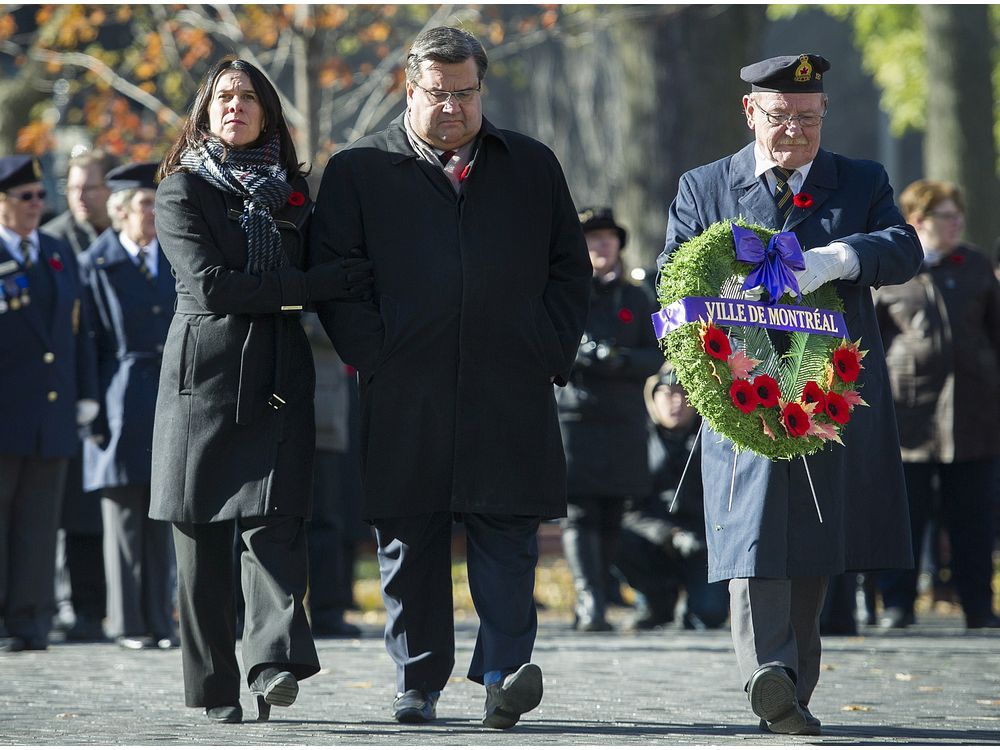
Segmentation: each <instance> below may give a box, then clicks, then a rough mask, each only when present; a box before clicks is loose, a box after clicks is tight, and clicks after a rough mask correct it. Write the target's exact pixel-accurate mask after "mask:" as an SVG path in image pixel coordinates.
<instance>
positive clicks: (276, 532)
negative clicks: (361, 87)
mask: <svg viewBox="0 0 1000 750" xmlns="http://www.w3.org/2000/svg"><path fill="white" fill-rule="evenodd" d="M160 172H161V180H162V181H161V182H160V185H159V188H158V189H157V195H156V229H157V236H158V238H159V240H160V244H161V247H162V249H163V252H164V254H165V255H166V256H167V258H168V259H169V261H170V264H171V267H172V269H173V273H174V275H175V277H176V279H177V306H176V309H175V314H174V318H173V321H172V322H171V325H170V330H169V333H168V335H167V343H166V346H165V349H164V352H163V368H162V371H161V375H160V387H159V392H158V395H157V404H156V420H155V426H154V433H153V467H152V499H151V507H150V516H151V517H152V518H156V519H161V520H165V521H171V522H172V523H173V524H174V546H175V549H176V552H177V573H178V601H179V607H180V630H181V649H182V655H183V663H184V687H185V700H186V702H187V705H189V706H203V707H204V708H205V713H206V715H207V716H208V718H209V719H212V720H214V721H220V722H227V723H235V722H239V721H241V720H242V709H241V708H240V705H239V678H240V672H239V666H238V664H237V661H236V655H235V644H236V636H235V619H236V617H235V609H234V591H233V589H234V586H233V578H234V574H233V554H232V547H233V542H234V535H235V539H236V541H237V543H238V544H239V545H240V550H241V559H240V562H241V568H242V587H243V594H244V597H245V599H246V614H245V626H244V631H243V648H242V652H243V663H244V666H245V667H246V669H247V682H248V684H249V685H250V692H251V694H252V695H253V696H254V697H255V698H256V702H257V709H258V718H259V719H266V718H268V715H269V713H270V707H271V706H288V705H291V703H292V702H293V701H294V700H295V697H296V695H297V693H298V682H297V681H298V680H301V679H304V678H306V677H309V676H311V675H313V674H315V673H316V672H317V671H318V670H319V662H318V660H317V657H316V650H315V647H314V645H313V642H312V635H311V633H310V631H309V624H308V622H307V620H306V615H305V611H304V609H303V605H302V599H303V596H304V595H305V590H306V577H307V562H306V559H307V553H306V539H305V528H304V521H305V519H306V518H308V516H309V513H310V505H311V499H312V475H313V467H312V463H313V451H314V449H315V436H314V432H315V430H314V413H313V387H314V384H315V372H314V369H313V361H312V355H311V352H310V348H309V342H308V341H307V339H306V336H305V333H304V332H303V330H302V326H301V324H300V322H299V314H300V312H301V311H302V310H303V309H304V308H305V307H306V306H307V305H309V304H310V303H312V302H316V301H320V300H333V299H339V300H347V299H357V298H360V297H361V296H362V295H364V294H367V292H368V286H369V285H370V283H371V274H370V267H369V266H368V262H367V261H361V260H355V259H348V260H340V261H334V262H330V263H325V264H322V265H319V266H316V267H314V268H312V269H310V270H309V271H308V272H305V271H304V270H302V269H304V268H306V267H307V266H308V263H307V258H306V257H305V255H306V248H305V245H304V241H303V238H304V236H305V223H306V220H307V219H308V217H309V213H310V210H309V209H310V207H309V201H308V198H307V196H306V190H307V188H306V184H305V180H304V179H303V177H302V173H301V170H300V165H299V163H298V160H297V157H296V154H295V148H294V146H293V144H292V140H291V137H290V135H289V133H288V129H287V126H286V124H285V121H284V118H283V115H282V111H281V105H280V103H279V100H278V95H277V93H276V92H275V90H274V88H273V87H272V86H271V84H270V82H269V81H268V80H267V79H266V78H265V77H264V75H263V74H262V73H261V72H260V71H258V70H257V69H256V68H255V67H253V66H252V65H250V64H249V63H246V62H244V61H242V60H235V59H232V58H225V59H223V60H221V61H220V62H219V63H217V64H216V65H215V66H214V67H213V68H212V70H210V71H209V73H208V75H207V76H206V77H205V79H204V81H203V82H202V84H201V87H200V88H199V91H198V94H197V96H196V98H195V102H194V105H193V107H192V110H191V113H190V116H189V118H188V121H187V123H186V125H185V127H184V131H183V132H182V134H181V136H180V137H179V138H178V140H177V142H176V143H175V144H174V146H173V147H172V148H171V150H170V152H169V153H168V155H167V157H166V158H165V159H164V162H163V165H162V166H161V170H160Z"/></svg>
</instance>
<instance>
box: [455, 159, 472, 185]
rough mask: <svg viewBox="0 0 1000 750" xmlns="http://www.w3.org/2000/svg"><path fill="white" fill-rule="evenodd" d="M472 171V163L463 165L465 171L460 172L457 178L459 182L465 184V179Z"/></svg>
mask: <svg viewBox="0 0 1000 750" xmlns="http://www.w3.org/2000/svg"><path fill="white" fill-rule="evenodd" d="M471 171H472V162H471V161H470V162H469V163H468V164H466V165H465V169H463V170H462V174H460V175H459V176H458V181H459V182H465V180H466V178H467V177H468V176H469V172H471Z"/></svg>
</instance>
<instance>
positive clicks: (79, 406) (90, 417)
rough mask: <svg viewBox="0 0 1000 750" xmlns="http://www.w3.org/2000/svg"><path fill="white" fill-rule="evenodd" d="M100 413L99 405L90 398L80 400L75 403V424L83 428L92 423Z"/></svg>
mask: <svg viewBox="0 0 1000 750" xmlns="http://www.w3.org/2000/svg"><path fill="white" fill-rule="evenodd" d="M100 411H101V405H100V404H99V403H97V402H96V401H94V399H92V398H81V399H80V400H79V401H77V402H76V424H77V427H84V426H86V425H88V424H90V423H91V422H93V421H94V420H95V419H96V418H97V415H98V414H99V413H100Z"/></svg>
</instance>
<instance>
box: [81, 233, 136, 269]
mask: <svg viewBox="0 0 1000 750" xmlns="http://www.w3.org/2000/svg"><path fill="white" fill-rule="evenodd" d="M91 261H92V263H93V265H95V266H97V267H98V268H107V267H109V266H114V265H117V264H119V263H123V262H125V261H128V262H130V263H132V259H131V258H130V257H129V254H128V251H127V250H126V249H125V248H124V247H122V243H121V242H119V241H118V232H116V231H115V230H114V229H111V228H110V227H109V228H107V229H105V230H104V231H103V232H101V236H100V237H98V238H97V242H95V243H94V249H93V250H92V251H91ZM133 265H134V263H133Z"/></svg>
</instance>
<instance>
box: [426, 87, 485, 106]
mask: <svg viewBox="0 0 1000 750" xmlns="http://www.w3.org/2000/svg"><path fill="white" fill-rule="evenodd" d="M413 85H414V86H415V87H416V88H418V89H420V90H421V91H423V92H424V93H425V94H427V98H428V99H430V100H431V101H432V102H434V103H435V104H445V103H447V102H449V101H451V100H452V99H454V100H455V101H456V102H458V104H459V105H462V104H468V103H469V102H471V101H472V99H473V97H475V95H476V94H478V93H479V92H480V90H481V89H482V88H483V84H482V83H480V84H479V85H478V86H476V88H474V89H462V90H461V91H431V90H430V89H425V88H424V87H423V86H421V85H420V84H419V83H414V84H413Z"/></svg>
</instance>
